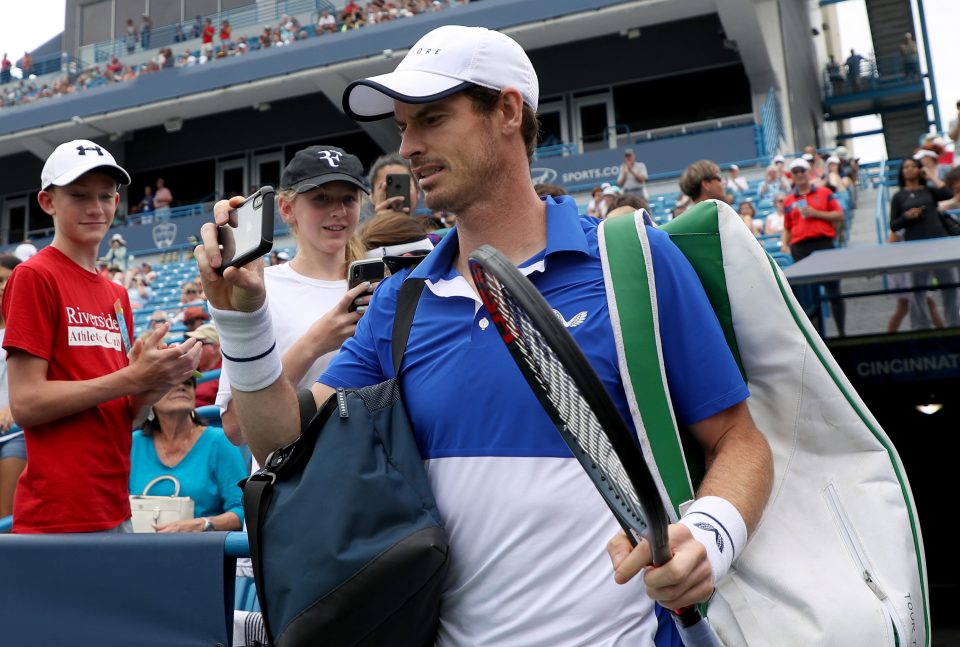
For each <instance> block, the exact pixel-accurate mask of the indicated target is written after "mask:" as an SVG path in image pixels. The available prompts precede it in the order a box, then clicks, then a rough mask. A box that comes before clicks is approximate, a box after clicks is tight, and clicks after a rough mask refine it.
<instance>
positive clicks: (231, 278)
mask: <svg viewBox="0 0 960 647" xmlns="http://www.w3.org/2000/svg"><path fill="white" fill-rule="evenodd" d="M244 199H245V198H243V197H240V196H237V197H233V198H230V199H229V200H220V201H219V202H217V204H215V205H214V206H213V218H214V222H208V223H206V224H204V225H203V227H201V228H200V238H201V239H202V240H203V244H202V245H198V246H197V248H196V249H195V250H194V252H193V254H194V256H195V257H196V259H197V264H198V265H199V267H200V282H201V283H202V284H203V293H204V294H205V295H206V297H207V300H209V301H210V304H211V305H213V306H214V307H215V308H219V309H220V310H237V311H240V312H253V311H254V310H258V309H260V307H261V306H262V305H263V303H264V301H265V300H266V298H267V291H266V288H265V287H264V284H263V259H260V258H258V259H256V260H254V261H251V262H250V263H248V264H246V265H244V266H243V267H228V268H227V269H226V270H225V271H224V273H223V274H222V275H220V274H218V273H217V268H219V267H220V266H221V265H223V257H222V256H221V254H220V245H219V243H218V241H217V227H218V226H220V225H226V224H227V222H228V221H229V219H230V212H231V210H233V209H235V208H237V207H239V206H240V205H241V204H243V201H244Z"/></svg>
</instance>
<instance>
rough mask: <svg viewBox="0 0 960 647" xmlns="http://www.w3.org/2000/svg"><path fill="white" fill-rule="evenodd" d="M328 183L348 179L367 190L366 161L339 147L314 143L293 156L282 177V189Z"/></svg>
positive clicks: (296, 189)
mask: <svg viewBox="0 0 960 647" xmlns="http://www.w3.org/2000/svg"><path fill="white" fill-rule="evenodd" d="M328 182H347V183H348V184H352V185H354V186H355V187H357V188H359V189H362V190H363V191H364V193H367V192H368V191H367V186H366V182H365V180H364V173H363V164H362V163H361V162H360V160H359V159H358V158H357V157H356V156H355V155H351V154H350V153H347V152H346V151H344V150H343V149H342V148H337V147H336V146H322V145H321V146H310V147H309V148H304V149H303V150H301V151H297V154H296V155H294V156H293V159H292V160H290V163H289V164H287V166H286V168H284V169H283V174H282V175H281V176H280V188H281V189H293V190H294V191H296V192H297V193H304V192H305V191H310V190H311V189H315V188H317V187H318V186H323V185H324V184H327V183H328Z"/></svg>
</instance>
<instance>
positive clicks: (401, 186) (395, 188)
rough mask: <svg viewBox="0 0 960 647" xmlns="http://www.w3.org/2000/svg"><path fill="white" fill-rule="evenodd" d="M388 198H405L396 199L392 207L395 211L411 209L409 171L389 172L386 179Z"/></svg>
mask: <svg viewBox="0 0 960 647" xmlns="http://www.w3.org/2000/svg"><path fill="white" fill-rule="evenodd" d="M386 185H387V191H386V193H387V200H390V199H391V198H403V201H400V200H395V201H394V202H393V203H392V205H391V206H392V208H393V209H394V210H395V211H406V212H407V213H409V211H410V193H411V191H410V175H409V174H407V173H389V174H388V175H387V179H386Z"/></svg>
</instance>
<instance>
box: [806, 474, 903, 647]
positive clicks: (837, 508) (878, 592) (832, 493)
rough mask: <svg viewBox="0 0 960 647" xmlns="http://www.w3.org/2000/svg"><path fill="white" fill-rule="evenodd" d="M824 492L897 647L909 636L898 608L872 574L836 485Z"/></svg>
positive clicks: (891, 638) (893, 643) (848, 547)
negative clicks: (880, 606) (903, 638)
mask: <svg viewBox="0 0 960 647" xmlns="http://www.w3.org/2000/svg"><path fill="white" fill-rule="evenodd" d="M824 491H825V493H826V500H827V506H828V507H829V508H830V511H831V512H832V513H833V516H834V518H835V519H836V520H837V522H838V524H839V526H840V531H841V532H840V534H841V535H842V536H843V543H844V544H846V546H847V551H848V552H849V553H850V556H851V557H852V558H853V560H854V562H856V565H857V567H858V568H859V569H860V576H861V577H862V578H863V582H864V583H865V584H866V585H867V588H869V589H870V590H871V591H873V594H874V595H875V596H877V599H878V600H880V603H881V604H882V605H883V609H884V611H886V613H887V616H888V617H889V619H890V622H891V623H892V625H893V635H891V636H890V640H889V644H890V646H891V647H895V646H896V645H899V644H900V637H901V636H903V637H906V635H907V634H906V633H905V632H904V630H903V626H902V625H901V623H900V616H899V615H897V612H896V608H895V607H894V606H893V602H892V601H891V600H890V597H889V596H888V595H887V594H886V592H884V590H883V588H882V587H881V586H880V583H879V582H877V581H876V580H875V579H874V577H873V574H872V573H871V572H870V569H869V567H868V561H867V557H866V552H865V551H864V549H863V545H862V544H861V543H860V541H859V538H858V537H857V535H856V533H854V532H853V527H852V524H851V523H850V520H849V518H848V517H847V515H846V512H845V511H844V509H843V505H842V504H841V503H840V495H839V493H838V492H837V487H836V485H835V484H833V483H830V484H829V485H827V487H826V489H825V490H824Z"/></svg>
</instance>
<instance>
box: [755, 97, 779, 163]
mask: <svg viewBox="0 0 960 647" xmlns="http://www.w3.org/2000/svg"><path fill="white" fill-rule="evenodd" d="M782 139H784V136H783V110H782V109H781V107H780V100H779V99H777V92H776V90H774V89H773V88H772V87H771V88H770V89H769V90H767V98H766V99H764V101H763V105H762V106H761V107H760V124H759V126H758V127H757V156H759V157H770V156H772V155H773V154H774V153H776V152H777V149H778V148H780V140H782Z"/></svg>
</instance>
